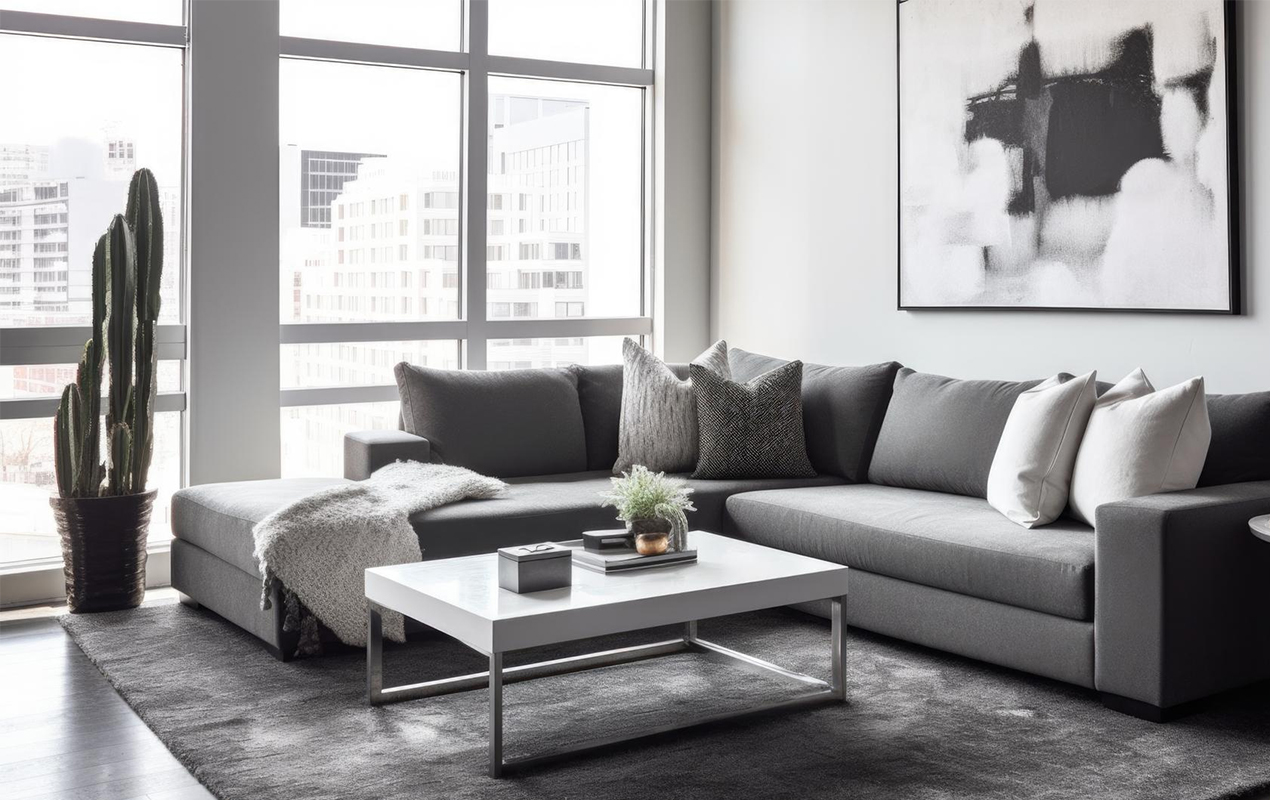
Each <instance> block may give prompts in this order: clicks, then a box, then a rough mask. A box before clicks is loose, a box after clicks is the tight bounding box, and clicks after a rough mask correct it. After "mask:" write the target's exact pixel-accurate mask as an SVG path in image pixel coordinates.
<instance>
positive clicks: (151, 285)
mask: <svg viewBox="0 0 1270 800" xmlns="http://www.w3.org/2000/svg"><path fill="white" fill-rule="evenodd" d="M162 275H163V215H162V213H161V212H160V210H159V190H158V186H157V185H156V184H155V180H154V175H152V174H151V173H150V170H148V169H141V170H138V171H137V172H136V174H134V175H133V176H132V183H131V184H130V185H129V187H128V206H127V212H126V215H124V214H117V215H115V217H114V219H112V220H111V221H110V226H109V227H108V228H107V229H106V232H105V233H104V234H103V235H102V237H101V239H100V240H98V242H97V248H96V250H95V251H94V252H93V334H92V338H91V339H90V340H89V341H88V342H86V343H85V344H84V354H83V356H82V357H81V359H80V362H79V369H78V370H77V371H76V374H75V383H72V384H69V385H67V387H66V390H65V391H64V392H63V393H62V401H61V403H60V405H59V406H58V410H57V414H56V416H55V417H54V421H53V430H54V456H55V466H56V470H57V489H58V492H59V494H61V496H62V497H97V496H98V495H125V494H133V493H135V492H144V491H145V488H146V479H147V474H148V472H149V469H150V459H151V456H152V454H153V452H154V404H155V398H156V397H157V394H158V393H157V388H158V387H157V383H158V376H157V373H158V366H159V362H158V353H157V351H156V350H155V328H156V326H157V324H158V318H159V284H160V281H161V279H162ZM103 358H108V359H109V370H108V371H109V374H110V391H109V397H108V399H107V407H106V464H105V465H103V464H102V463H101V423H100V418H101V412H102V408H101V378H102V367H103V363H102V362H103ZM103 481H104V485H103Z"/></svg>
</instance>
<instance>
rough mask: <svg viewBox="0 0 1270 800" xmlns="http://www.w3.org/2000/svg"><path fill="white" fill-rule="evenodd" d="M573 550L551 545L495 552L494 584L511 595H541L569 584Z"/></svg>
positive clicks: (526, 546)
mask: <svg viewBox="0 0 1270 800" xmlns="http://www.w3.org/2000/svg"><path fill="white" fill-rule="evenodd" d="M572 554H573V551H572V550H570V549H569V548H567V547H565V546H564V545H559V544H555V543H554V542H542V543H541V544H525V545H519V546H517V547H500V548H499V549H498V585H499V586H501V587H503V588H504V589H507V590H508V591H511V592H517V593H518V594H524V593H525V592H541V591H543V590H545V589H559V588H560V587H561V586H569V585H571V584H572V583H573V558H572Z"/></svg>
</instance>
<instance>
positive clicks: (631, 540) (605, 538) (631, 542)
mask: <svg viewBox="0 0 1270 800" xmlns="http://www.w3.org/2000/svg"><path fill="white" fill-rule="evenodd" d="M582 546H583V547H585V548H586V549H587V550H593V551H595V550H627V549H630V548H632V547H634V546H635V536H634V535H633V534H632V533H631V532H630V531H627V530H622V529H619V530H614V531H583V533H582Z"/></svg>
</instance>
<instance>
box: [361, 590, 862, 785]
mask: <svg viewBox="0 0 1270 800" xmlns="http://www.w3.org/2000/svg"><path fill="white" fill-rule="evenodd" d="M845 602H846V597H834V598H830V605H831V608H832V612H831V632H830V640H831V643H832V666H831V673H832V674H831V675H830V680H829V682H825V681H822V680H820V679H819V678H813V677H811V676H810V675H804V674H802V673H800V672H793V671H791V670H788V669H785V668H783V667H780V666H777V665H776V664H772V663H770V662H768V661H764V660H762V659H760V658H755V657H754V656H749V655H746V654H744V653H740V652H737V651H736V650H732V649H730V648H727V647H723V646H722V645H718V644H715V643H713V642H707V641H705V640H704V639H700V638H698V636H697V623H696V622H695V621H688V622H684V623H683V626H684V628H683V636H682V637H680V638H677V639H669V640H666V641H662V642H655V643H653V644H643V645H636V646H634V647H622V648H618V649H616V650H605V651H602V652H598V653H586V654H583V655H577V656H570V657H568V658H557V659H554V660H551V661H540V662H538V663H535V664H524V665H521V666H516V667H506V668H504V667H503V653H484V652H482V655H485V656H487V657H488V658H489V671H487V672H476V673H472V674H470V675H459V676H456V677H453V678H441V679H439V680H432V681H426V682H424V683H413V684H407V685H403V686H390V687H385V686H384V685H383V664H384V655H383V623H382V620H381V617H380V612H379V610H378V609H377V608H376V607H375V605H374V604H373V603H372V604H371V609H370V614H369V631H368V633H369V635H368V636H367V639H366V695H367V699H368V700H369V701H370V704H371V705H373V706H375V705H383V704H387V703H397V702H401V701H403V700H417V699H419V698H423V697H435V696H437V695H443V694H451V693H454V692H465V691H470V690H472V689H481V688H485V687H488V688H489V774H490V777H492V778H499V777H502V776H503V774H504V773H505V772H506V771H508V770H513V769H520V768H524V767H530V766H536V765H538V764H543V763H547V762H549V761H554V760H558V759H560V758H564V757H567V756H571V755H577V754H579V753H585V752H589V751H593V750H598V749H601V748H605V747H609V746H611V745H614V744H617V743H620V742H630V741H635V740H639V739H646V738H649V737H653V736H657V735H660V734H663V733H666V732H668V731H675V730H681V729H684V728H691V727H694V726H697V725H707V724H710V723H715V722H720V721H723V720H732V719H740V718H743V717H753V716H757V715H760V714H769V713H773V712H779V711H787V710H793V709H798V708H805V707H808V706H814V705H819V704H822V703H826V702H843V701H845V700H846V699H847V687H846V623H845V621H844V619H843V616H842V613H843V606H844V603H845ZM469 646H470V645H469ZM473 649H476V648H473ZM684 651H692V652H698V653H716V654H718V655H722V656H726V657H727V658H729V659H731V660H732V661H734V662H736V663H737V664H738V665H740V666H742V667H744V668H746V669H749V670H752V671H755V672H760V673H764V674H774V675H777V676H779V677H782V678H786V679H789V680H792V681H796V682H799V683H803V684H807V685H808V686H811V687H815V688H814V690H813V691H811V692H809V693H807V694H803V695H800V696H798V697H794V698H789V699H785V700H778V701H774V702H770V703H765V704H762V705H757V706H752V707H749V708H745V709H741V710H738V711H725V712H719V713H716V714H705V715H699V716H695V717H690V718H688V719H684V720H679V721H676V722H671V723H667V724H664V725H659V726H657V727H654V728H650V729H647V730H643V731H638V732H635V733H628V734H620V735H616V736H607V737H603V738H599V739H589V740H586V741H583V742H579V743H577V744H572V745H567V746H565V747H562V748H559V749H556V750H552V751H549V752H545V753H540V754H537V755H533V756H526V757H522V758H511V759H508V758H504V757H503V686H504V685H505V684H508V683H517V682H519V681H526V680H531V679H533V678H543V677H547V676H549V675H563V674H567V673H570V672H580V671H582V670H587V669H595V668H597V667H607V666H612V665H615V664H626V663H630V662H632V661H642V660H644V659H648V658H656V657H657V656H664V655H669V654H671V653H681V652H684ZM478 652H481V651H479V650H478Z"/></svg>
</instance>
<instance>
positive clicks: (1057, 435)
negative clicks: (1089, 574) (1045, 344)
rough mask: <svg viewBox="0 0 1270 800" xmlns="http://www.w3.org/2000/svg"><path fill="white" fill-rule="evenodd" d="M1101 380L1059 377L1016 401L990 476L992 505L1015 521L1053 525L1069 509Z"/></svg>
mask: <svg viewBox="0 0 1270 800" xmlns="http://www.w3.org/2000/svg"><path fill="white" fill-rule="evenodd" d="M1097 377H1098V374H1097V373H1095V372H1090V373H1089V374H1087V375H1081V376H1080V377H1079V378H1072V379H1070V380H1067V381H1063V380H1062V379H1061V378H1060V377H1059V376H1057V375H1055V376H1054V377H1053V378H1050V379H1049V380H1047V381H1045V382H1044V383H1041V384H1040V385H1038V386H1035V387H1033V388H1031V389H1028V390H1027V391H1026V392H1024V393H1023V394H1021V395H1019V397H1018V399H1017V400H1015V401H1014V408H1013V409H1011V411H1010V416H1009V418H1008V419H1007V420H1006V422H1005V430H1003V431H1002V433H1001V441H1000V443H999V444H997V454H996V455H995V456H994V457H993V459H992V469H991V470H990V471H989V472H988V502H989V503H990V504H992V507H993V508H995V509H996V510H997V511H1000V512H1001V513H1002V514H1004V515H1005V516H1006V517H1007V518H1009V519H1010V521H1011V522H1017V523H1018V524H1020V525H1022V526H1023V527H1025V528H1035V527H1037V526H1038V525H1048V524H1049V523H1051V522H1053V521H1054V520H1056V519H1058V517H1059V515H1061V514H1062V513H1063V509H1064V508H1066V507H1067V493H1068V489H1069V488H1070V487H1071V482H1072V468H1073V467H1074V466H1075V464H1076V452H1077V450H1079V448H1080V440H1081V437H1082V436H1084V434H1085V425H1086V424H1087V423H1088V422H1089V413H1090V412H1091V411H1093V409H1094V402H1095V400H1097V397H1098V393H1097V390H1096V388H1095V382H1096V380H1097Z"/></svg>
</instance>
